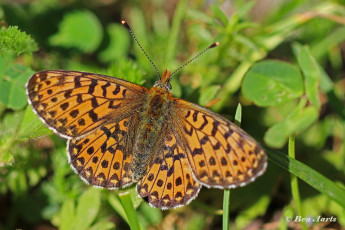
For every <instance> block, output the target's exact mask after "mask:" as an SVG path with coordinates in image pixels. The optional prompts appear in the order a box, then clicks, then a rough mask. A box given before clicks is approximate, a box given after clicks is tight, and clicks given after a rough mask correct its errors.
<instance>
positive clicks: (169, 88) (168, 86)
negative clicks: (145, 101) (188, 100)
mask: <svg viewBox="0 0 345 230" xmlns="http://www.w3.org/2000/svg"><path fill="white" fill-rule="evenodd" d="M167 89H168V90H169V91H171V89H172V87H171V84H170V83H167Z"/></svg>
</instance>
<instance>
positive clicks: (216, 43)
mask: <svg viewBox="0 0 345 230" xmlns="http://www.w3.org/2000/svg"><path fill="white" fill-rule="evenodd" d="M217 46H219V42H215V43H213V44H212V45H210V48H214V47H217Z"/></svg>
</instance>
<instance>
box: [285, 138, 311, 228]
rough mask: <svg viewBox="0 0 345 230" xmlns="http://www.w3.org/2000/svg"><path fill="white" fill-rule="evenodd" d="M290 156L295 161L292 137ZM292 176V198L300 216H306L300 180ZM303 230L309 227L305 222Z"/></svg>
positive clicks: (292, 139) (291, 139) (293, 139)
mask: <svg viewBox="0 0 345 230" xmlns="http://www.w3.org/2000/svg"><path fill="white" fill-rule="evenodd" d="M289 156H290V157H291V158H293V159H295V137H294V136H290V137H289ZM290 176H291V193H292V198H293V200H294V201H295V204H296V208H297V210H298V214H299V216H304V212H303V208H302V203H301V198H300V196H299V188H298V178H297V177H296V176H295V175H294V174H290ZM301 225H302V229H303V230H307V229H308V227H307V225H306V223H305V222H301Z"/></svg>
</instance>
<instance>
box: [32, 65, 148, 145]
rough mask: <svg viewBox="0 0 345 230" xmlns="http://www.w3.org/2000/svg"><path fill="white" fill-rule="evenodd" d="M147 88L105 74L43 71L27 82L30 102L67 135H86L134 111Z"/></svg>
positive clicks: (63, 134)
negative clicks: (114, 118) (114, 115)
mask: <svg viewBox="0 0 345 230" xmlns="http://www.w3.org/2000/svg"><path fill="white" fill-rule="evenodd" d="M146 91H147V89H146V88H144V87H141V86H138V85H135V84H133V83H130V82H127V81H124V80H121V79H118V78H113V77H108V76H104V75H98V74H92V73H84V72H76V71H61V70H53V71H43V72H38V73H36V74H34V75H33V76H32V77H31V78H30V80H29V82H28V84H27V94H28V97H29V102H30V103H31V105H32V106H33V108H34V110H35V112H36V113H37V114H38V115H39V117H40V118H41V119H42V120H43V122H44V123H45V124H47V126H48V127H50V128H51V129H52V130H53V131H55V132H56V133H57V134H59V135H60V136H62V137H65V138H71V137H77V136H81V135H84V134H86V133H88V132H90V131H92V130H94V129H96V128H98V127H100V126H102V125H103V124H105V123H107V122H108V121H109V118H113V117H112V116H110V115H111V114H114V111H116V114H121V113H124V112H126V111H129V110H132V107H134V106H137V104H138V101H140V100H141V98H142V95H143V94H144V93H145V92H146Z"/></svg>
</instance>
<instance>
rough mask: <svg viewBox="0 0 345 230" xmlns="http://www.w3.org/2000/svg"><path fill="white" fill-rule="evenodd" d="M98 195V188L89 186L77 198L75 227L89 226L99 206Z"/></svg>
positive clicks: (99, 197)
mask: <svg viewBox="0 0 345 230" xmlns="http://www.w3.org/2000/svg"><path fill="white" fill-rule="evenodd" d="M100 195H101V194H100V190H99V189H97V188H90V189H88V190H87V191H86V192H84V194H83V195H81V197H80V198H79V199H78V205H77V212H76V218H75V227H76V228H75V229H79V230H83V229H87V228H89V227H90V226H91V224H92V222H93V221H94V220H95V218H96V216H97V214H98V211H99V208H100V204H101V200H100V199H101V196H100Z"/></svg>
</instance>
